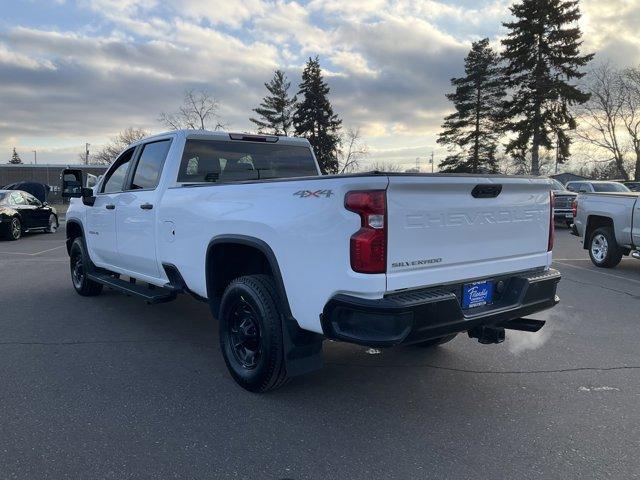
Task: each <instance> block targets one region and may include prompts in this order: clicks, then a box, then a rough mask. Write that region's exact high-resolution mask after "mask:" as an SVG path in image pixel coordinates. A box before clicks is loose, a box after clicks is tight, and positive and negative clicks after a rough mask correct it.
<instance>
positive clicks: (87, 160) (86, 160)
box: [84, 143, 89, 165]
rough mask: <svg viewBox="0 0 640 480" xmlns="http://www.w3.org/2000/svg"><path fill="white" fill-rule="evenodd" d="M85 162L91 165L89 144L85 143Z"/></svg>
mask: <svg viewBox="0 0 640 480" xmlns="http://www.w3.org/2000/svg"><path fill="white" fill-rule="evenodd" d="M84 164H85V165H89V144H88V143H85V144H84Z"/></svg>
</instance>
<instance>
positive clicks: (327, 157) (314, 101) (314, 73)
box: [293, 56, 342, 174]
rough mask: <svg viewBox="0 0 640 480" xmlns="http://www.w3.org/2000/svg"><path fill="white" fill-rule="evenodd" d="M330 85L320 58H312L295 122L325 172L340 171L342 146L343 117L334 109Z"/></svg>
mask: <svg viewBox="0 0 640 480" xmlns="http://www.w3.org/2000/svg"><path fill="white" fill-rule="evenodd" d="M328 94H329V86H328V85H327V84H326V83H325V81H324V79H323V78H322V71H321V70H320V61H319V59H318V57H317V56H316V58H315V59H313V58H309V60H308V61H307V64H306V65H305V68H304V71H303V72H302V83H300V91H299V92H298V95H299V97H300V98H301V100H300V102H298V103H297V104H296V111H295V113H294V114H293V124H294V126H295V132H296V135H299V136H304V137H307V139H308V140H309V143H311V145H312V146H313V149H314V151H315V154H316V158H317V159H318V163H319V164H320V169H321V170H322V173H325V174H326V173H337V172H338V148H339V144H340V135H339V130H340V125H341V124H342V120H340V119H339V118H338V116H337V115H336V114H334V113H333V108H332V107H331V103H330V102H329V99H328V98H327V95H328Z"/></svg>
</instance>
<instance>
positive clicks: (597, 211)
mask: <svg viewBox="0 0 640 480" xmlns="http://www.w3.org/2000/svg"><path fill="white" fill-rule="evenodd" d="M574 205H575V207H574V208H575V210H576V212H575V219H574V225H575V232H576V233H577V234H578V236H580V237H582V238H583V239H584V240H583V243H582V245H583V247H584V248H585V249H587V250H589V256H590V257H591V262H592V263H593V264H594V265H595V266H596V267H603V268H613V267H615V266H616V265H618V264H619V263H620V260H622V257H623V255H631V256H632V257H633V258H637V259H640V194H638V193H635V192H634V193H631V192H629V193H625V192H616V193H585V192H583V193H580V194H579V195H578V198H577V199H576V200H575V204H574Z"/></svg>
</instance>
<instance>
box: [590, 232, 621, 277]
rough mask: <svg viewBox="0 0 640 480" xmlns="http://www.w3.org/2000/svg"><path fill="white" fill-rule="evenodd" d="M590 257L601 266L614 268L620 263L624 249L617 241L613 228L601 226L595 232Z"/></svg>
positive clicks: (595, 263) (592, 236)
mask: <svg viewBox="0 0 640 480" xmlns="http://www.w3.org/2000/svg"><path fill="white" fill-rule="evenodd" d="M589 257H591V262H592V263H593V264H594V265H595V266H596V267H601V268H613V267H615V266H616V265H618V264H619V263H620V260H622V249H621V248H620V247H619V246H618V242H616V237H615V235H614V233H613V229H612V228H610V227H600V228H597V229H596V230H595V231H594V232H593V234H592V235H591V241H590V242H589Z"/></svg>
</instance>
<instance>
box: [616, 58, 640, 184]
mask: <svg viewBox="0 0 640 480" xmlns="http://www.w3.org/2000/svg"><path fill="white" fill-rule="evenodd" d="M621 86H622V93H623V99H624V102H623V105H622V110H621V113H622V122H623V123H624V126H625V129H626V130H627V133H628V135H629V138H630V141H631V148H632V150H633V153H634V154H635V168H634V178H635V179H636V180H638V179H640V68H639V67H634V68H627V69H625V70H623V71H622V74H621Z"/></svg>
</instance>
